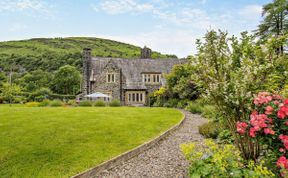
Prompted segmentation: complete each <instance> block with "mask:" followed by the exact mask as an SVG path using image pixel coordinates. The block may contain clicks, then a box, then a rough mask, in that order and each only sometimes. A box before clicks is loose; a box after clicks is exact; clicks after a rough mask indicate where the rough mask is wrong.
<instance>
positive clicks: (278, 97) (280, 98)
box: [272, 95, 282, 100]
mask: <svg viewBox="0 0 288 178" xmlns="http://www.w3.org/2000/svg"><path fill="white" fill-rule="evenodd" d="M272 97H273V99H274V100H282V97H281V96H280V95H273V96H272Z"/></svg>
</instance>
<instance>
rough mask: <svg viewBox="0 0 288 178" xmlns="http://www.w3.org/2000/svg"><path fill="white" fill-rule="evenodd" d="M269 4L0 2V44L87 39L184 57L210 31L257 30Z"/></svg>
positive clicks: (208, 0)
mask: <svg viewBox="0 0 288 178" xmlns="http://www.w3.org/2000/svg"><path fill="white" fill-rule="evenodd" d="M269 2H271V0H182V1H181V0H178V1H177V0H0V24H1V30H0V41H8V40H21V39H29V38H38V37H68V36H92V37H101V38H108V39H113V40H118V41H122V42H126V43H131V44H135V45H138V46H144V45H147V46H149V47H151V48H152V49H153V50H156V51H160V52H162V53H170V54H176V55H178V56H179V57H185V56H187V55H189V54H192V53H194V52H195V40H196V39H197V38H201V37H202V36H203V35H204V34H205V32H206V31H207V30H209V29H223V30H227V31H228V32H229V33H230V34H234V35H239V33H240V32H241V31H244V30H248V31H250V30H254V29H256V27H257V25H258V24H259V22H260V21H261V20H262V17H261V8H262V5H264V4H266V3H269Z"/></svg>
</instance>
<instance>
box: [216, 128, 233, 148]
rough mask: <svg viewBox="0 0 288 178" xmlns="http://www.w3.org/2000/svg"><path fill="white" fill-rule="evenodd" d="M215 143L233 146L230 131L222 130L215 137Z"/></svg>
mask: <svg viewBox="0 0 288 178" xmlns="http://www.w3.org/2000/svg"><path fill="white" fill-rule="evenodd" d="M217 142H218V143H221V144H233V143H234V138H233V135H232V133H231V132H230V130H227V129H224V130H222V131H221V132H220V133H219V135H218V137H217Z"/></svg>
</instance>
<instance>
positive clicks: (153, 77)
mask: <svg viewBox="0 0 288 178" xmlns="http://www.w3.org/2000/svg"><path fill="white" fill-rule="evenodd" d="M142 78H143V82H144V83H145V84H159V83H160V80H161V73H143V74H142Z"/></svg>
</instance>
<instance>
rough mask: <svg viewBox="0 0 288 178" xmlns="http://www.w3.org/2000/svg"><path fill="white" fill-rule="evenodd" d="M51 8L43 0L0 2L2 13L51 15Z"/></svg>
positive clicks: (6, 0)
mask: <svg viewBox="0 0 288 178" xmlns="http://www.w3.org/2000/svg"><path fill="white" fill-rule="evenodd" d="M49 8H50V6H49V5H48V4H47V3H46V2H44V1H42V0H2V1H1V2H0V12H1V11H10V12H15V11H25V10H27V11H34V12H40V13H43V14H49Z"/></svg>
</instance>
